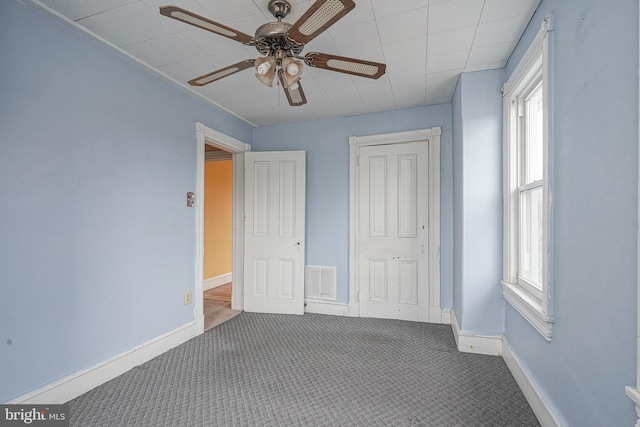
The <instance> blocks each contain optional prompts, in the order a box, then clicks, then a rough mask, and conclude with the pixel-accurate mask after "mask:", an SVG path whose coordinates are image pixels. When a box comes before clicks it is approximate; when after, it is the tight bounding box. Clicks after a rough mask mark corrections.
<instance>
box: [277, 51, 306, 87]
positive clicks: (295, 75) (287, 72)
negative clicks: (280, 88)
mask: <svg viewBox="0 0 640 427" xmlns="http://www.w3.org/2000/svg"><path fill="white" fill-rule="evenodd" d="M281 67H282V71H283V72H282V82H283V85H284V87H286V88H288V87H292V86H293V85H294V84H296V83H298V80H300V76H301V75H302V62H301V61H298V60H295V59H293V58H284V59H283V60H282V63H281Z"/></svg>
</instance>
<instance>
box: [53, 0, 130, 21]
mask: <svg viewBox="0 0 640 427" xmlns="http://www.w3.org/2000/svg"><path fill="white" fill-rule="evenodd" d="M139 1H140V0H104V1H103V0H43V1H42V3H44V4H45V5H47V6H49V7H50V8H52V9H53V10H55V11H57V12H59V13H61V14H62V15H64V16H66V17H67V18H69V19H71V20H72V21H77V20H78V19H82V18H86V17H89V16H93V15H96V14H99V13H102V12H105V11H107V10H111V9H116V8H118V7H122V6H126V5H129V4H133V3H137V2H139Z"/></svg>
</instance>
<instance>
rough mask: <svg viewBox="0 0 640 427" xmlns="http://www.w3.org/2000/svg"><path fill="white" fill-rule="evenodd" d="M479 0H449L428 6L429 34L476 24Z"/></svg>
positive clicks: (478, 18) (479, 6) (480, 6)
mask: <svg viewBox="0 0 640 427" xmlns="http://www.w3.org/2000/svg"><path fill="white" fill-rule="evenodd" d="M483 4H484V1H481V0H451V1H448V2H445V3H439V4H434V5H431V6H429V34H435V33H442V32H444V31H449V30H454V29H456V28H464V27H470V26H472V25H478V22H479V21H480V14H481V13H482V6H483Z"/></svg>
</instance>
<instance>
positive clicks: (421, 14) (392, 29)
mask: <svg viewBox="0 0 640 427" xmlns="http://www.w3.org/2000/svg"><path fill="white" fill-rule="evenodd" d="M378 32H379V33H380V40H381V41H382V44H388V43H393V42H397V41H401V40H407V39H413V38H416V37H425V36H426V35H427V8H426V7H425V8H422V9H416V10H412V11H410V12H405V13H400V14H397V15H392V16H387V17H385V18H379V19H378Z"/></svg>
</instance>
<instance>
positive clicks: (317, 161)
mask: <svg viewBox="0 0 640 427" xmlns="http://www.w3.org/2000/svg"><path fill="white" fill-rule="evenodd" d="M433 126H441V127H442V136H441V139H440V143H441V156H440V167H441V183H440V186H441V200H440V203H441V236H440V238H441V283H442V285H441V292H442V298H441V301H442V305H443V306H444V307H451V303H452V271H453V270H452V268H453V267H452V251H453V246H452V245H453V238H452V232H453V225H452V208H453V204H452V203H453V201H452V160H451V159H452V157H451V156H452V152H451V141H452V140H451V134H452V133H451V107H450V105H449V104H443V105H436V106H431V107H420V108H412V109H406V110H399V111H391V112H386V113H375V114H367V115H362V116H353V117H346V118H339V119H326V120H318V121H310V122H302V123H295V124H289V125H279V126H267V127H260V128H257V129H255V131H254V139H253V140H254V144H253V150H255V151H275V150H305V151H306V152H307V188H306V190H307V205H306V214H307V224H306V233H307V236H306V237H307V251H306V263H307V264H309V265H326V266H335V267H337V275H338V277H337V286H338V295H337V301H338V302H342V303H347V302H348V301H349V286H348V283H349V137H350V136H363V135H373V134H381V133H391V132H401V131H406V130H414V129H424V128H429V127H433Z"/></svg>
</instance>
